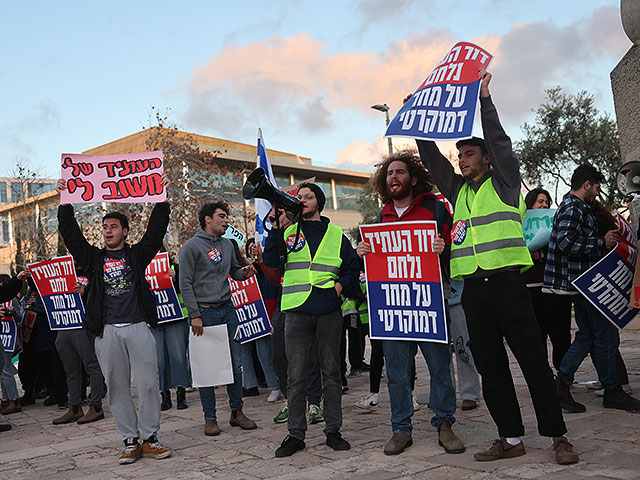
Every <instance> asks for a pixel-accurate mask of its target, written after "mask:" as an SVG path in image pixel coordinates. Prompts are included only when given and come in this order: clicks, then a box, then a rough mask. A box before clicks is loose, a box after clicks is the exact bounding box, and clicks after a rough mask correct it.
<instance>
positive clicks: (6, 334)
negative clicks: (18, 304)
mask: <svg viewBox="0 0 640 480" xmlns="http://www.w3.org/2000/svg"><path fill="white" fill-rule="evenodd" d="M11 302H12V300H9V301H8V302H4V303H0V308H2V309H4V310H5V311H6V310H7V309H10V308H12V306H11ZM17 339H18V329H17V327H16V322H15V321H14V320H13V317H11V316H9V315H6V316H4V317H1V318H0V342H2V346H3V348H4V351H5V352H13V351H14V350H15V349H16V341H17Z"/></svg>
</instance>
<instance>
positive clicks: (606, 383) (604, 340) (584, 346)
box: [558, 295, 620, 389]
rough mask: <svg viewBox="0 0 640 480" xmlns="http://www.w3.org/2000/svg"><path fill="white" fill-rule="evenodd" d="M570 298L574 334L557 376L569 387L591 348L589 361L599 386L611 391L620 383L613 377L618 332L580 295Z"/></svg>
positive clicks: (618, 338) (614, 373)
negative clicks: (572, 309)
mask: <svg viewBox="0 0 640 480" xmlns="http://www.w3.org/2000/svg"><path fill="white" fill-rule="evenodd" d="M574 298H575V303H574V307H575V311H576V325H578V331H577V332H576V336H575V338H574V340H573V343H572V344H571V346H570V347H569V350H567V353H566V354H565V356H564V358H563V359H562V362H560V369H559V370H558V377H559V378H560V380H562V381H563V382H564V383H565V385H571V384H572V383H573V379H574V376H575V373H576V371H577V370H578V368H579V367H580V365H581V364H582V361H583V360H584V359H585V357H586V356H587V354H588V353H589V352H590V351H591V349H592V348H593V350H594V352H595V358H594V359H593V362H594V364H595V367H596V371H597V372H598V378H599V379H600V383H601V384H602V386H603V387H604V388H607V389H608V388H615V387H617V386H618V385H619V384H620V381H619V379H618V375H617V374H616V352H617V351H618V347H619V346H620V334H619V333H618V329H617V328H616V327H615V326H614V325H613V324H612V323H611V322H610V321H609V320H607V319H606V318H605V317H604V316H603V315H602V314H601V313H600V312H599V311H598V310H596V308H595V307H594V306H593V305H591V303H589V301H588V300H587V299H586V298H584V297H583V296H582V295H576V296H575V297H574Z"/></svg>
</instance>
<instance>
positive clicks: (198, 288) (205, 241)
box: [180, 229, 244, 318]
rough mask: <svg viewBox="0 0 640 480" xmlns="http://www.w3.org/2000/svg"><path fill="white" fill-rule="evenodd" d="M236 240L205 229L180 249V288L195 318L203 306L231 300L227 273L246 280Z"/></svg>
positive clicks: (237, 278) (190, 313)
mask: <svg viewBox="0 0 640 480" xmlns="http://www.w3.org/2000/svg"><path fill="white" fill-rule="evenodd" d="M231 242H232V240H229V239H228V238H222V237H214V236H213V235H209V234H208V233H207V232H205V231H204V230H202V229H199V230H198V231H197V232H196V234H195V235H194V236H193V237H191V238H190V239H189V240H187V242H186V243H185V244H184V245H183V246H182V250H180V291H181V292H182V300H183V302H184V305H185V307H187V310H188V311H189V316H190V317H191V318H195V317H199V316H200V309H199V308H198V304H200V305H214V304H220V303H224V302H226V301H229V300H230V299H231V292H230V290H229V282H228V281H227V276H228V275H230V276H231V278H233V279H234V280H244V276H243V275H242V267H241V266H240V264H239V263H238V260H237V259H236V253H235V250H234V248H233V244H232V243H231Z"/></svg>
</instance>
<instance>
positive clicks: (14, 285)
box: [0, 271, 28, 432]
mask: <svg viewBox="0 0 640 480" xmlns="http://www.w3.org/2000/svg"><path fill="white" fill-rule="evenodd" d="M27 276H28V273H27V272H26V271H22V272H20V273H18V275H16V276H15V277H13V278H11V279H10V280H9V281H8V282H7V283H6V284H5V283H4V282H3V283H2V284H1V285H0V303H4V302H8V301H10V300H11V299H13V298H14V297H15V296H16V295H17V294H18V292H20V289H21V288H22V281H23V280H24V279H25V278H27ZM4 363H5V352H4V345H3V344H2V343H1V342H0V372H1V371H3V369H4ZM9 430H11V424H9V423H0V432H7V431H9Z"/></svg>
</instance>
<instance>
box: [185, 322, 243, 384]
mask: <svg viewBox="0 0 640 480" xmlns="http://www.w3.org/2000/svg"><path fill="white" fill-rule="evenodd" d="M189 362H190V363H191V379H192V382H191V383H192V384H193V386H194V387H196V388H199V387H215V386H216V385H229V384H230V383H233V367H232V365H231V349H230V348H229V334H228V332H227V326H226V325H212V326H210V327H203V329H202V335H200V336H199V337H198V336H196V335H194V334H193V333H191V334H190V335H189Z"/></svg>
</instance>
